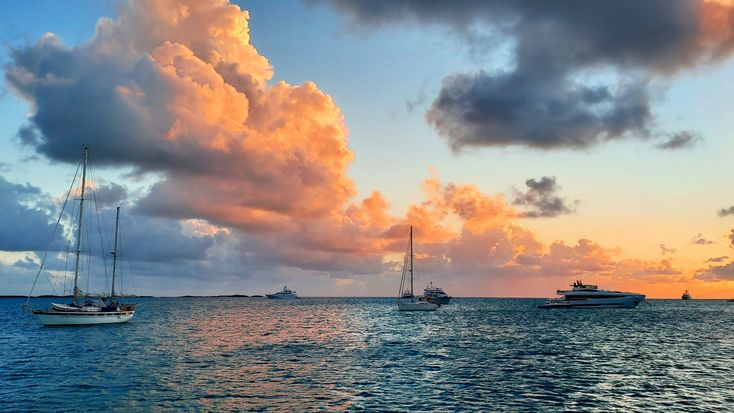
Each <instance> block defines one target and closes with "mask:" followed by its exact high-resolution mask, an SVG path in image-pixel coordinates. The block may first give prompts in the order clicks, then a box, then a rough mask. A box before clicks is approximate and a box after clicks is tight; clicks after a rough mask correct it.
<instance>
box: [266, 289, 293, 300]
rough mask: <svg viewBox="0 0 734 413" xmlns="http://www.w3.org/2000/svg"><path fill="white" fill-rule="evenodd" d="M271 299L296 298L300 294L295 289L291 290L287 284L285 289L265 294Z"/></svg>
mask: <svg viewBox="0 0 734 413" xmlns="http://www.w3.org/2000/svg"><path fill="white" fill-rule="evenodd" d="M265 296H267V297H268V298H269V299H271V300H295V299H297V298H298V294H296V292H295V291H291V290H289V289H288V287H287V286H284V287H283V290H281V291H278V292H277V293H272V294H265Z"/></svg>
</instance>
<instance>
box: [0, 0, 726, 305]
mask: <svg viewBox="0 0 734 413" xmlns="http://www.w3.org/2000/svg"><path fill="white" fill-rule="evenodd" d="M461 3H462V4H461V5H456V4H455V2H454V3H446V2H441V1H418V0H392V1H379V0H372V1H362V0H342V1H329V0H302V1H295V0H293V1H285V0H284V1H278V2H272V1H266V0H255V1H236V2H228V1H224V0H206V1H193V0H130V1H93V0H77V1H75V2H73V3H71V5H72V6H71V7H70V6H69V4H68V3H60V2H55V1H29V2H23V3H17V4H16V3H14V4H9V5H6V6H5V7H4V13H3V14H2V16H0V27H2V31H0V41H1V42H2V45H1V46H2V47H1V48H0V64H1V65H2V72H3V76H2V85H1V86H0V207H1V208H0V210H2V211H4V212H5V213H4V214H3V215H2V218H0V280H2V282H1V283H0V294H26V293H28V291H29V289H30V288H31V285H32V284H33V281H34V279H35V278H36V275H37V274H39V272H38V267H39V265H40V262H41V260H42V259H43V257H44V253H45V252H46V251H48V254H47V255H46V264H45V269H46V270H45V271H44V272H42V273H40V274H41V275H40V277H39V282H38V284H37V286H36V290H35V293H38V294H40V293H51V292H62V291H63V290H64V289H65V288H66V289H68V288H69V285H70V273H69V271H68V268H69V262H68V261H67V253H66V252H67V250H68V249H69V248H70V247H69V245H70V243H69V241H70V240H73V238H74V228H75V227H74V219H73V216H74V211H75V209H74V208H76V204H77V201H76V200H75V199H74V198H78V189H75V190H74V191H73V194H72V197H71V198H73V199H71V201H70V203H69V206H68V207H67V209H65V210H64V211H65V212H64V214H62V215H61V219H60V228H61V229H60V230H59V231H57V232H56V233H54V227H55V224H56V221H57V219H58V217H59V213H60V211H61V208H62V204H63V202H64V199H65V197H66V193H67V191H68V189H69V186H70V184H71V181H72V178H73V177H74V175H75V171H76V168H77V165H78V164H79V161H80V159H81V153H82V146H83V145H88V146H89V151H90V162H91V165H92V167H91V170H92V172H93V175H92V179H91V180H90V182H89V184H88V186H87V188H89V189H94V192H93V193H94V194H96V195H95V196H96V200H97V203H96V206H94V207H89V208H87V211H88V213H89V215H88V216H87V217H86V218H85V219H86V220H87V221H86V222H87V223H91V224H99V225H97V228H96V229H92V227H93V225H87V227H85V231H86V232H85V233H84V236H83V237H82V240H83V242H82V243H83V248H82V249H83V250H85V251H89V253H90V257H89V258H87V259H86V261H84V262H83V264H84V268H83V270H84V271H83V274H84V284H83V287H84V288H86V289H89V290H96V291H101V290H105V289H108V288H109V282H110V281H109V272H110V269H109V264H110V262H109V255H107V256H105V254H104V253H105V252H108V251H110V250H111V245H112V242H111V241H112V238H113V236H112V230H113V225H112V224H113V222H114V210H115V207H116V206H121V209H122V215H121V228H122V230H121V242H122V248H121V251H120V256H121V257H122V258H123V264H122V267H121V270H123V273H124V281H123V282H124V287H125V290H126V291H127V292H129V293H134V294H139V295H164V296H175V295H185V294H235V293H237V294H263V293H265V292H270V291H275V290H278V289H280V288H281V287H282V286H283V285H286V284H287V285H288V286H289V287H290V288H292V289H295V290H297V291H298V292H299V293H300V294H301V295H306V296H393V295H395V294H396V293H397V289H398V287H399V284H400V274H401V266H402V262H403V255H404V253H405V248H406V245H407V236H408V229H409V226H410V225H412V226H413V227H414V231H415V239H414V241H415V252H416V276H417V280H416V284H417V285H418V286H421V287H422V286H423V285H424V284H427V283H428V282H430V281H433V282H434V284H436V285H440V286H442V287H444V288H445V289H446V290H447V291H448V292H449V293H450V294H452V295H454V296H492V297H505V296H510V297H512V296H514V297H545V296H551V295H553V294H554V292H555V290H556V289H557V288H562V287H565V286H567V285H569V284H571V283H572V282H573V281H574V280H576V279H580V280H583V281H584V282H587V283H594V284H598V285H599V286H600V287H603V288H608V289H617V290H624V291H635V292H639V293H643V294H646V295H648V296H649V297H654V298H675V297H679V296H680V295H681V294H682V292H683V291H684V290H690V291H691V293H692V294H693V296H694V297H695V298H734V252H733V251H732V248H733V247H734V229H733V228H734V222H733V221H734V187H732V186H731V185H729V183H730V182H729V178H730V177H731V176H732V172H734V167H732V164H731V162H730V160H729V159H730V158H729V156H730V154H731V153H732V152H733V151H734V143H733V142H732V139H731V138H730V136H729V134H730V131H731V130H734V119H732V117H731V116H728V113H727V112H728V111H729V110H728V107H729V106H730V105H731V100H732V99H734V59H733V58H732V55H734V5H733V4H732V3H731V2H729V1H723V0H720V1H714V0H695V1H694V0H680V1H678V0H676V1H670V0H647V1H644V2H640V1H618V2H606V1H569V2H563V3H548V2H534V1H511V2H510V1H505V0H494V1H471V0H465V1H462V2H461ZM653 15H654V16H655V19H651V17H650V16H653ZM105 265H106V266H105ZM65 269H66V270H65Z"/></svg>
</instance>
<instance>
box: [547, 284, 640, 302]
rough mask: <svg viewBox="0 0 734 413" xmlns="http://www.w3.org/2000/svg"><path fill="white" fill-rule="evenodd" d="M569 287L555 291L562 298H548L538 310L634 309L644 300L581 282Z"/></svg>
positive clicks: (637, 296)
mask: <svg viewBox="0 0 734 413" xmlns="http://www.w3.org/2000/svg"><path fill="white" fill-rule="evenodd" d="M571 287H573V289H571V290H558V291H556V294H558V295H560V296H562V298H549V299H548V301H546V302H545V304H543V305H539V306H538V308H634V307H637V304H639V303H640V302H642V300H644V299H645V296H644V295H643V294H637V293H627V292H621V291H607V290H600V289H599V288H597V286H596V285H590V284H584V283H582V282H581V281H576V282H575V283H573V285H572V286H571Z"/></svg>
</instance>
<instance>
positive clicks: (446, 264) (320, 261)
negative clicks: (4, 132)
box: [7, 0, 728, 294]
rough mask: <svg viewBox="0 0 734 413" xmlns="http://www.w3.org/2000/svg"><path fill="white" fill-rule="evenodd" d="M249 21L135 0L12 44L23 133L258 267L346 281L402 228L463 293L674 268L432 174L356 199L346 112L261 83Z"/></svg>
mask: <svg viewBox="0 0 734 413" xmlns="http://www.w3.org/2000/svg"><path fill="white" fill-rule="evenodd" d="M712 7H713V6H712ZM717 7H718V6H717ZM707 13H709V12H708V11H707ZM710 13H712V15H711V16H710V17H707V18H706V19H707V20H706V23H705V24H707V25H711V27H714V26H716V27H718V22H719V21H720V20H721V19H724V18H725V17H722V16H720V15H719V13H723V12H722V11H721V10H719V9H715V10H712V11H710ZM248 18H249V15H248V13H247V12H246V11H243V10H241V9H240V8H239V7H238V6H236V5H232V4H229V3H228V2H227V1H224V0H210V1H199V0H176V1H174V0H132V1H130V2H129V3H127V4H125V5H123V6H122V7H121V11H120V16H119V17H118V18H117V19H116V20H108V19H103V20H101V21H100V22H99V24H98V27H97V33H96V35H95V37H94V39H93V40H92V41H91V42H90V43H89V44H86V45H82V46H78V47H75V48H67V47H65V46H63V45H62V44H61V43H60V41H59V40H58V39H56V38H54V37H48V38H45V39H42V40H40V41H39V42H38V43H37V44H36V45H33V46H29V48H28V49H25V50H19V51H17V52H16V55H17V56H16V59H15V60H14V63H12V64H11V65H9V68H8V72H7V73H8V74H9V75H8V76H9V80H10V84H11V86H12V87H13V88H14V90H15V91H16V92H17V93H18V94H19V95H20V96H23V97H25V98H26V99H28V100H29V101H31V103H32V106H33V108H35V109H42V111H43V115H44V116H45V118H43V117H40V116H36V115H38V114H39V113H40V112H41V110H37V111H36V112H35V113H34V114H32V116H31V119H32V122H33V125H32V129H33V132H29V133H30V135H29V136H28V137H27V138H26V139H25V142H26V143H28V144H32V145H35V147H36V148H37V150H38V151H39V152H41V153H43V154H45V155H46V156H48V157H49V158H53V159H59V160H71V159H75V158H76V156H77V153H78V151H77V149H76V148H78V147H79V146H80V145H81V144H82V143H89V144H90V145H91V147H92V150H93V151H94V153H95V154H98V155H96V156H98V158H97V159H99V162H100V163H102V164H107V165H129V166H132V167H134V168H135V169H136V172H140V173H145V172H149V171H155V172H158V173H160V174H161V175H162V179H161V180H159V181H158V182H156V183H155V184H154V185H152V187H151V188H149V192H148V193H147V194H146V195H145V196H144V197H142V199H140V200H139V201H138V202H137V204H136V207H135V208H136V211H137V212H138V213H141V214H145V215H150V216H161V217H166V218H175V219H178V220H181V221H183V222H184V223H185V225H184V229H187V230H189V231H191V232H193V233H195V234H197V235H204V234H205V235H208V236H212V237H214V236H217V235H218V234H220V232H222V231H223V229H224V232H226V233H227V234H228V235H231V236H233V237H238V240H239V243H237V247H238V248H239V249H240V253H241V254H242V255H243V256H245V257H247V259H248V260H249V261H248V262H249V263H254V265H260V266H264V267H267V266H285V267H288V268H298V269H305V270H312V271H336V272H343V273H345V274H348V275H349V276H344V277H336V278H335V280H336V281H334V282H335V283H336V285H337V286H339V287H349V286H353V285H358V284H359V283H360V281H359V280H357V279H356V278H355V276H357V275H359V274H381V273H384V272H386V271H388V269H389V267H390V265H391V263H390V262H389V260H386V259H385V257H386V256H389V255H395V254H399V253H402V252H403V251H404V248H405V240H406V237H407V233H408V226H409V225H412V226H413V227H414V230H415V236H416V241H417V243H418V244H419V245H420V246H419V247H418V253H419V255H418V256H419V261H420V266H421V268H422V271H424V272H425V273H426V274H428V275H436V276H444V277H456V278H463V279H466V280H467V286H466V287H462V288H464V290H458V289H457V294H470V292H471V291H472V290H475V291H480V292H481V293H482V294H488V293H491V291H487V290H486V289H485V287H486V286H487V285H499V284H496V283H500V284H501V283H507V284H511V283H517V285H519V286H526V285H528V284H531V283H534V284H537V285H542V286H543V288H548V287H550V286H551V285H553V286H558V285H557V284H559V283H562V282H565V281H562V280H566V279H569V278H574V277H584V278H586V277H588V278H593V279H600V280H607V281H610V284H613V285H614V284H615V283H616V281H615V280H620V279H626V280H637V279H648V280H652V279H655V280H658V281H659V280H663V279H668V280H670V279H672V278H671V277H677V278H676V279H678V278H680V277H681V270H679V269H676V267H675V265H674V263H673V262H672V261H670V260H660V261H644V260H634V259H629V258H626V257H625V256H624V255H623V254H622V251H620V250H618V249H614V248H606V247H603V246H600V245H598V244H596V243H594V242H593V241H590V240H588V239H580V240H579V241H578V242H577V243H575V244H573V245H567V244H566V243H563V242H560V241H557V242H553V243H551V244H550V245H544V244H543V243H541V242H540V241H538V239H537V237H536V236H535V234H533V233H532V232H531V231H529V230H528V229H526V228H523V227H522V226H520V224H519V223H518V219H520V218H521V217H522V213H521V212H518V211H517V210H515V209H514V208H513V207H512V206H510V205H508V204H507V202H506V201H505V198H504V196H503V195H501V194H485V193H483V192H482V191H480V190H479V188H478V187H477V186H476V185H473V184H467V183H445V182H441V181H440V179H439V178H438V176H437V174H434V175H433V176H431V177H429V178H428V179H426V180H425V182H424V185H423V189H424V199H422V200H420V201H416V202H414V203H413V204H411V205H410V206H409V207H408V208H407V210H406V211H404V212H403V213H395V212H391V209H390V203H389V200H387V199H385V197H384V196H383V195H382V194H381V193H380V192H379V191H373V192H372V193H371V195H370V196H368V197H367V198H365V199H362V200H358V199H355V196H356V193H357V191H356V188H355V184H354V182H353V181H352V179H351V178H350V177H349V176H348V173H347V170H348V167H349V164H350V162H351V161H352V160H353V158H354V154H353V153H352V151H351V150H350V148H349V146H348V142H347V135H348V133H347V128H346V126H345V124H344V120H343V118H342V113H341V110H340V109H339V107H338V106H337V104H336V103H335V102H334V101H333V100H332V98H331V97H330V96H329V95H327V94H326V93H324V92H323V91H321V90H319V89H318V87H317V86H316V85H315V84H314V83H311V82H307V83H304V84H302V85H290V84H287V83H285V82H276V83H269V82H270V80H271V79H272V76H273V69H272V68H271V67H270V65H269V63H268V61H267V59H266V58H265V57H263V56H261V55H260V54H259V53H258V52H257V50H256V49H255V48H254V47H253V45H252V44H250V37H249V33H248V30H249V29H248ZM707 27H708V26H707ZM712 30H713V29H712ZM713 32H717V31H716V30H713ZM713 32H712V33H713ZM717 33H718V32H717ZM716 36H718V37H717V39H718V38H721V37H722V36H724V37H725V38H728V37H726V36H728V34H727V33H720V34H717V35H716ZM721 41H722V40H720V39H719V40H715V42H716V43H717V44H720V43H721ZM60 55H62V56H64V58H65V60H64V61H62V62H59V61H57V60H55V59H58V56H60ZM21 57H22V58H21ZM65 62H67V63H65ZM68 62H74V70H69V68H68V67H66V66H64V65H65V64H68ZM41 66H42V67H45V68H46V69H44V70H48V71H49V73H40V72H38V70H39V69H38V68H39V67H41ZM54 70H57V72H58V73H56V72H54ZM51 79H53V80H54V81H53V82H52V81H51ZM60 79H63V80H64V81H65V82H66V83H63V82H62V83H59V80H60ZM41 92H43V93H41ZM49 93H52V94H55V95H54V96H55V97H57V99H56V98H55V99H48V96H49ZM100 96H101V97H103V99H100ZM59 101H67V102H70V103H73V104H74V105H75V106H79V107H82V108H84V110H83V111H82V110H74V108H69V107H68V104H67V103H65V104H64V105H61V106H56V105H58V102H59ZM90 111H91V113H90ZM49 117H51V118H53V119H54V120H58V122H48V123H46V122H45V120H46V119H48V118H49ZM87 119H91V121H90V122H87V123H86V125H87V126H88V127H86V128H80V127H79V126H75V125H77V124H82V125H84V124H85V121H86V120H87ZM70 131H71V132H74V133H70ZM69 148H74V149H73V150H72V151H70V150H69ZM553 183H554V184H555V181H553ZM212 243H213V241H211V239H209V238H207V239H206V242H203V241H202V242H201V245H204V246H208V245H211V244H212ZM192 245H194V246H198V245H199V244H194V243H192ZM645 277H647V278H645ZM655 277H657V278H655ZM661 277H662V278H661ZM665 277H668V278H665ZM492 283H495V284H492ZM551 291H552V290H551ZM536 293H537V292H536Z"/></svg>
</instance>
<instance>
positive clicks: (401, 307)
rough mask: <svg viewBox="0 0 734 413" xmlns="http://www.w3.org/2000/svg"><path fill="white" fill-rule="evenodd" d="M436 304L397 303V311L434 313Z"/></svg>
mask: <svg viewBox="0 0 734 413" xmlns="http://www.w3.org/2000/svg"><path fill="white" fill-rule="evenodd" d="M437 309H438V304H434V303H429V302H427V301H418V302H404V303H401V302H398V311H436V310H437Z"/></svg>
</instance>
